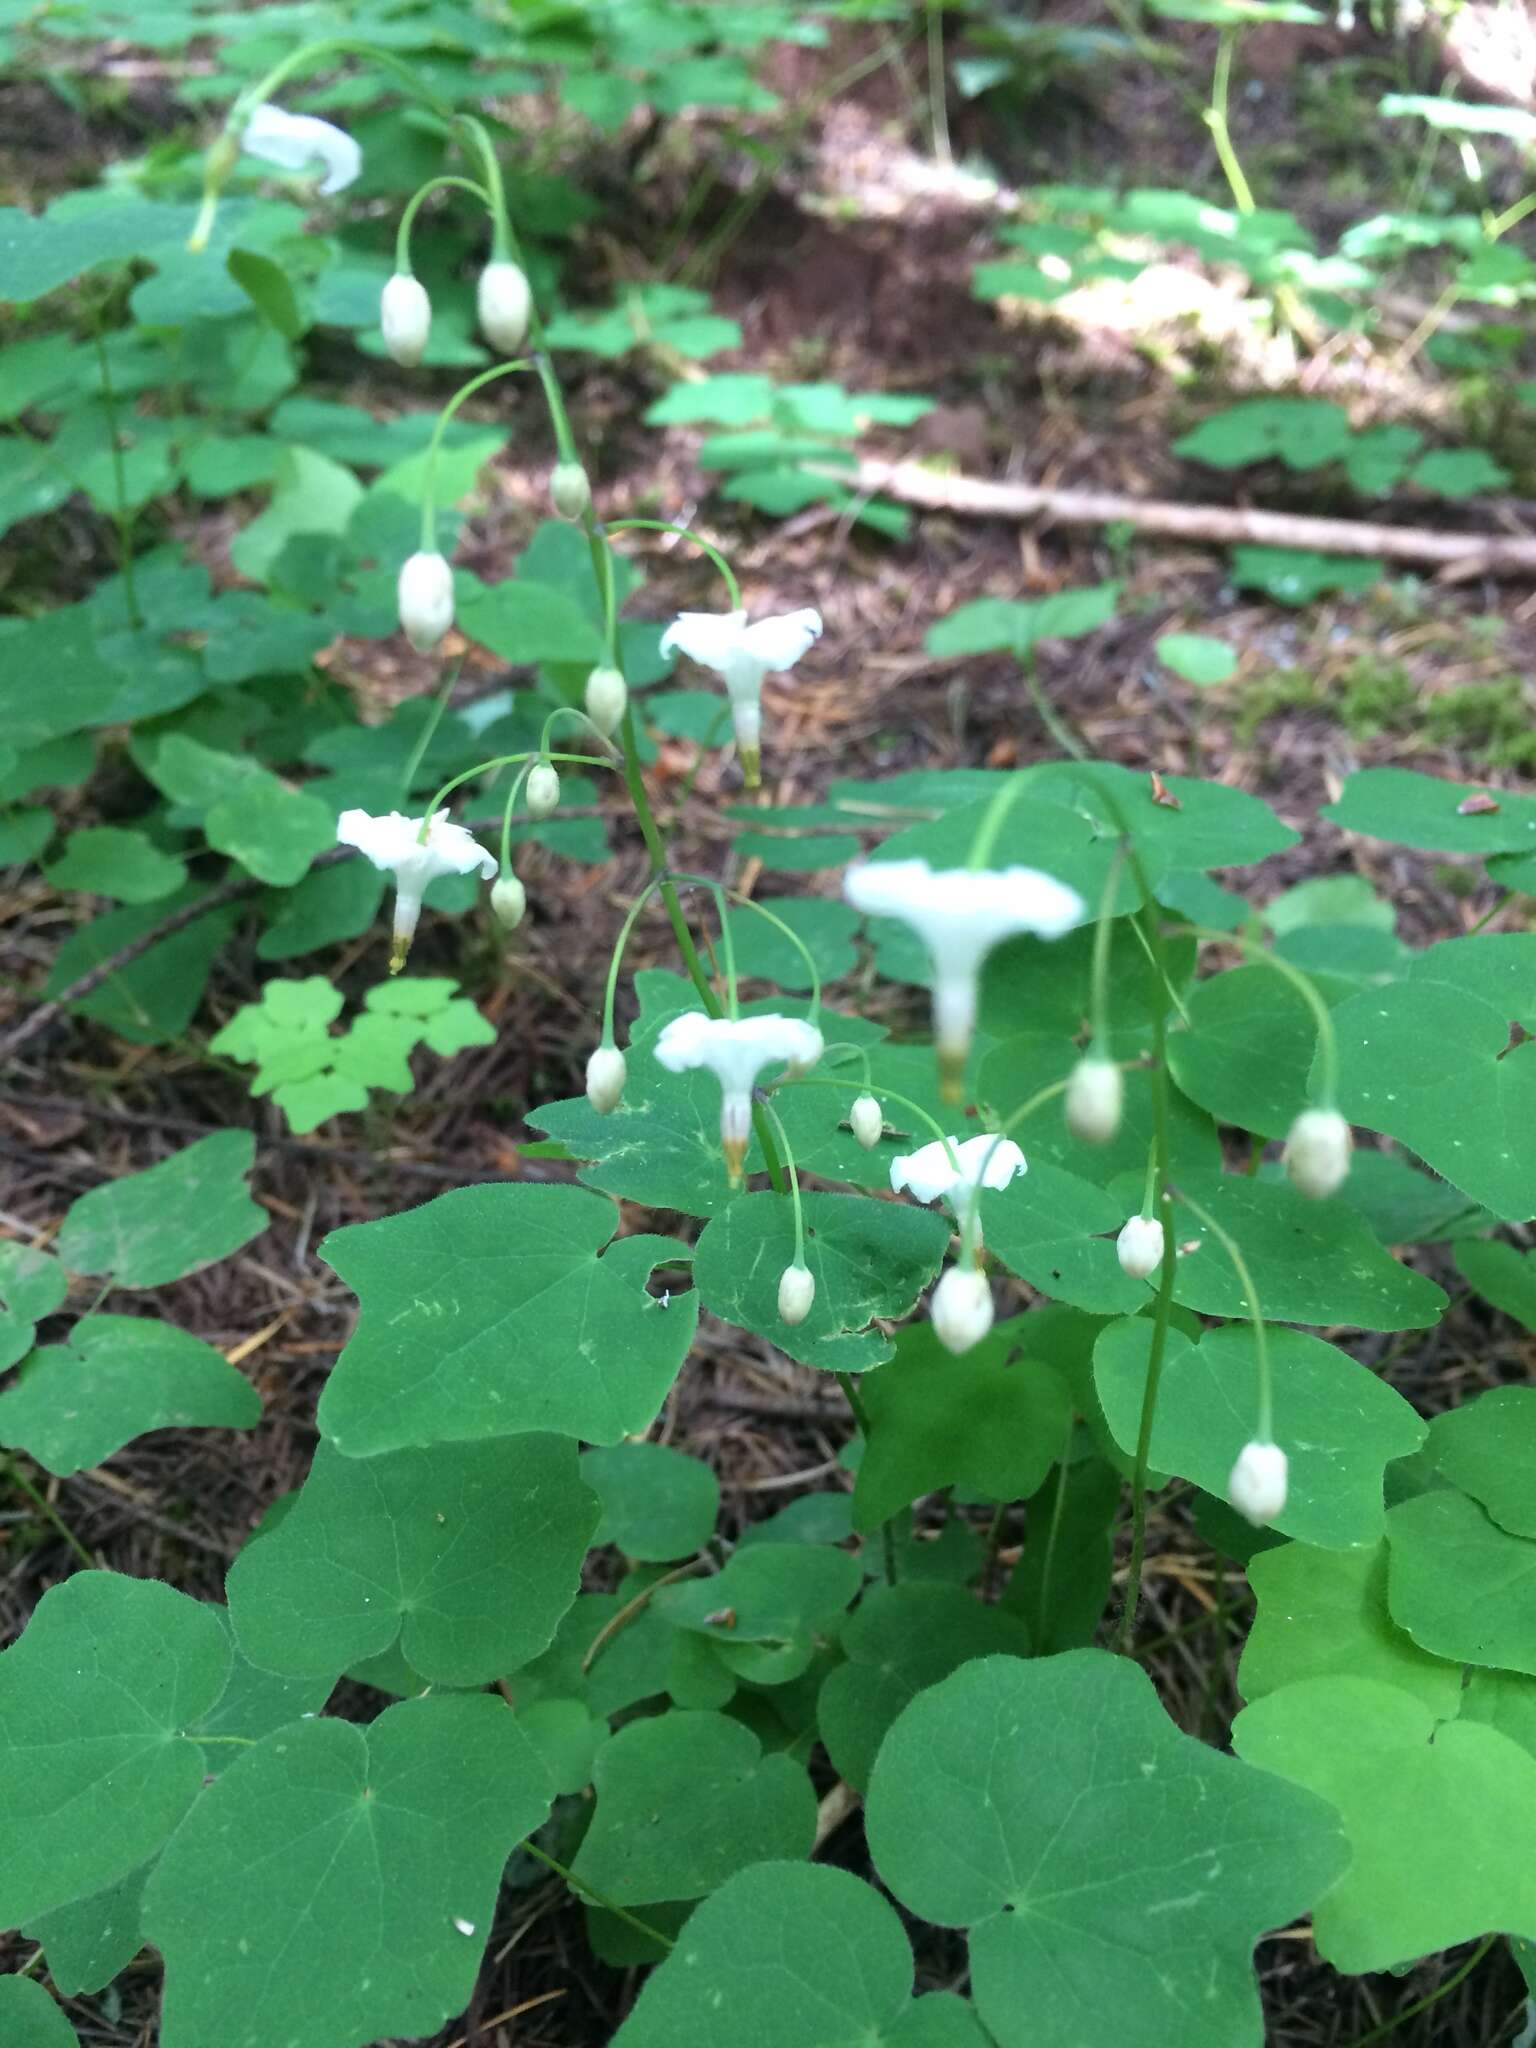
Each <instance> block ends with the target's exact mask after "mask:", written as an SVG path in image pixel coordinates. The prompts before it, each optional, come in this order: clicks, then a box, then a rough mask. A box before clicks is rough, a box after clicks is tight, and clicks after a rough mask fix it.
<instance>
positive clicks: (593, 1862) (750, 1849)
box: [572, 1709, 816, 1906]
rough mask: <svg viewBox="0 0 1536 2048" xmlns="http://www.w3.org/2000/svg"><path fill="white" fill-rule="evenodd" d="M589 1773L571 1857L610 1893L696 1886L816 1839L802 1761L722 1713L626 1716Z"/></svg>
mask: <svg viewBox="0 0 1536 2048" xmlns="http://www.w3.org/2000/svg"><path fill="white" fill-rule="evenodd" d="M594 1782H595V1784H596V1788H597V1806H596V1809H595V1811H594V1812H593V1815H592V1823H591V1826H590V1827H589V1828H588V1829H587V1832H586V1835H585V1836H584V1837H583V1840H582V1844H581V1848H580V1850H579V1851H578V1853H577V1856H576V1861H575V1864H574V1865H573V1866H572V1868H573V1871H574V1875H575V1877H576V1879H577V1881H578V1882H579V1883H580V1882H584V1883H586V1884H588V1885H591V1886H592V1887H594V1889H595V1890H596V1891H597V1892H598V1893H599V1894H600V1895H602V1896H604V1897H606V1898H610V1899H612V1900H613V1901H614V1902H615V1903H616V1904H617V1905H621V1906H644V1905H648V1904H650V1903H651V1902H652V1901H653V1900H665V1899H697V1898H702V1897H703V1895H704V1894H705V1893H706V1892H712V1891H714V1890H715V1889H716V1888H717V1886H719V1885H721V1884H723V1883H724V1882H725V1880H726V1879H727V1878H728V1877H731V1876H734V1874H735V1873H736V1872H737V1871H738V1870H741V1869H743V1868H745V1866H746V1865H747V1864H749V1863H767V1862H773V1861H777V1860H791V1859H794V1858H798V1857H803V1856H809V1855H810V1853H811V1849H812V1846H813V1844H814V1842H815V1840H816V1794H815V1792H814V1791H813V1790H812V1789H811V1781H810V1779H809V1778H808V1777H807V1776H806V1772H805V1766H804V1765H803V1764H800V1763H796V1762H795V1761H794V1760H793V1759H792V1758H790V1757H788V1756H784V1755H775V1756H764V1755H763V1753H762V1747H761V1745H760V1744H759V1742H758V1739H757V1737H756V1736H755V1735H754V1734H753V1733H752V1732H751V1730H750V1729H748V1728H744V1727H743V1726H742V1725H741V1723H740V1722H739V1721H732V1720H730V1719H728V1718H727V1717H726V1716H725V1715H724V1714H712V1713H684V1712H680V1711H678V1710H676V1709H674V1710H673V1711H672V1712H670V1713H666V1714H658V1715H655V1716H653V1717H652V1718H651V1719H649V1720H641V1721H631V1722H630V1723H629V1725H628V1726H627V1727H625V1728H621V1729H620V1730H619V1732H618V1733H617V1734H616V1735H615V1736H613V1737H612V1738H611V1739H610V1740H609V1741H608V1742H606V1743H605V1744H604V1745H603V1747H602V1749H601V1751H600V1752H599V1753H598V1757H597V1762H596V1764H595V1766H594Z"/></svg>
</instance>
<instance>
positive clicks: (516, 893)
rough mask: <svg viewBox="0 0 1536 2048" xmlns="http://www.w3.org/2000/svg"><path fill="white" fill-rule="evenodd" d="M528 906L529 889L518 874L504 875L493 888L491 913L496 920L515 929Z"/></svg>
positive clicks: (510, 929) (509, 929)
mask: <svg viewBox="0 0 1536 2048" xmlns="http://www.w3.org/2000/svg"><path fill="white" fill-rule="evenodd" d="M527 908H528V891H527V890H526V889H525V888H524V887H523V885H522V883H521V882H520V881H519V880H518V879H517V877H516V875H503V876H502V878H501V880H500V881H499V882H498V883H496V885H495V887H494V888H493V889H492V890H491V915H492V916H493V917H494V918H495V919H496V922H497V923H498V924H501V925H505V926H506V928H507V930H508V931H509V932H510V931H515V930H516V929H517V927H518V926H519V925H520V924H521V923H522V921H523V913H524V911H525V910H526V909H527Z"/></svg>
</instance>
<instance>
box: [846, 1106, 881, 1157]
mask: <svg viewBox="0 0 1536 2048" xmlns="http://www.w3.org/2000/svg"><path fill="white" fill-rule="evenodd" d="M848 1122H849V1125H850V1126H851V1128H852V1131H853V1135H854V1136H855V1137H856V1138H857V1139H858V1141H859V1143H860V1144H861V1145H862V1146H863V1147H864V1150H865V1151H866V1152H872V1151H873V1150H874V1148H875V1147H876V1145H878V1144H879V1142H880V1140H881V1138H882V1136H883V1135H884V1133H885V1111H884V1110H883V1109H882V1108H881V1107H880V1105H879V1103H878V1102H876V1100H875V1098H874V1097H873V1095H860V1096H859V1097H857V1098H856V1100H855V1102H854V1105H853V1107H852V1109H850V1110H849V1112H848Z"/></svg>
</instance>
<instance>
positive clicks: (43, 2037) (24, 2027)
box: [0, 1977, 80, 2048]
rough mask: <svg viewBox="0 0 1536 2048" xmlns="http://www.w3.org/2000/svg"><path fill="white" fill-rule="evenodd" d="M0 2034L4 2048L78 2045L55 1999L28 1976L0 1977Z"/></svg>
mask: <svg viewBox="0 0 1536 2048" xmlns="http://www.w3.org/2000/svg"><path fill="white" fill-rule="evenodd" d="M0 2037H3V2038H4V2040H5V2044H6V2048H80V2037H79V2036H78V2035H77V2034H76V2032H75V2030H74V2028H73V2027H72V2026H71V2025H70V2024H69V2021H68V2020H67V2019H66V2018H65V2017H64V2015H63V2013H62V2012H61V2011H60V2009H59V2005H58V2001H57V2000H56V1999H54V1998H52V1997H50V1996H49V1994H48V1993H47V1992H46V1991H45V1990H44V1989H43V1987H42V1985H41V1984H38V1983H34V1981H33V1980H32V1978H30V1977H0Z"/></svg>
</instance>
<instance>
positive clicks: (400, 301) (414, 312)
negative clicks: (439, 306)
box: [379, 270, 432, 370]
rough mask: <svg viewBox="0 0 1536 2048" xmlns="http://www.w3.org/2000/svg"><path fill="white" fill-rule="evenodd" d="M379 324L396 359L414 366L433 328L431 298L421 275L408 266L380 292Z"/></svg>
mask: <svg viewBox="0 0 1536 2048" xmlns="http://www.w3.org/2000/svg"><path fill="white" fill-rule="evenodd" d="M379 325H380V327H381V328H382V329H383V331H384V346H385V347H386V348H387V349H388V350H389V353H390V355H391V357H392V358H393V359H394V361H395V362H397V363H398V364H399V365H400V367H401V369H403V370H414V369H415V367H416V365H417V364H418V363H419V362H420V361H421V359H422V357H423V356H424V355H425V354H426V352H427V336H428V335H429V334H430V333H431V331H432V301H431V300H430V299H429V298H428V297H427V288H426V286H425V285H424V284H423V283H422V281H421V279H420V278H419V277H413V276H412V275H411V273H410V271H408V270H397V271H396V272H395V274H394V276H393V277H392V278H391V279H390V280H389V282H388V284H386V285H385V287H384V290H383V291H382V293H381V294H380V296H379Z"/></svg>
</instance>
